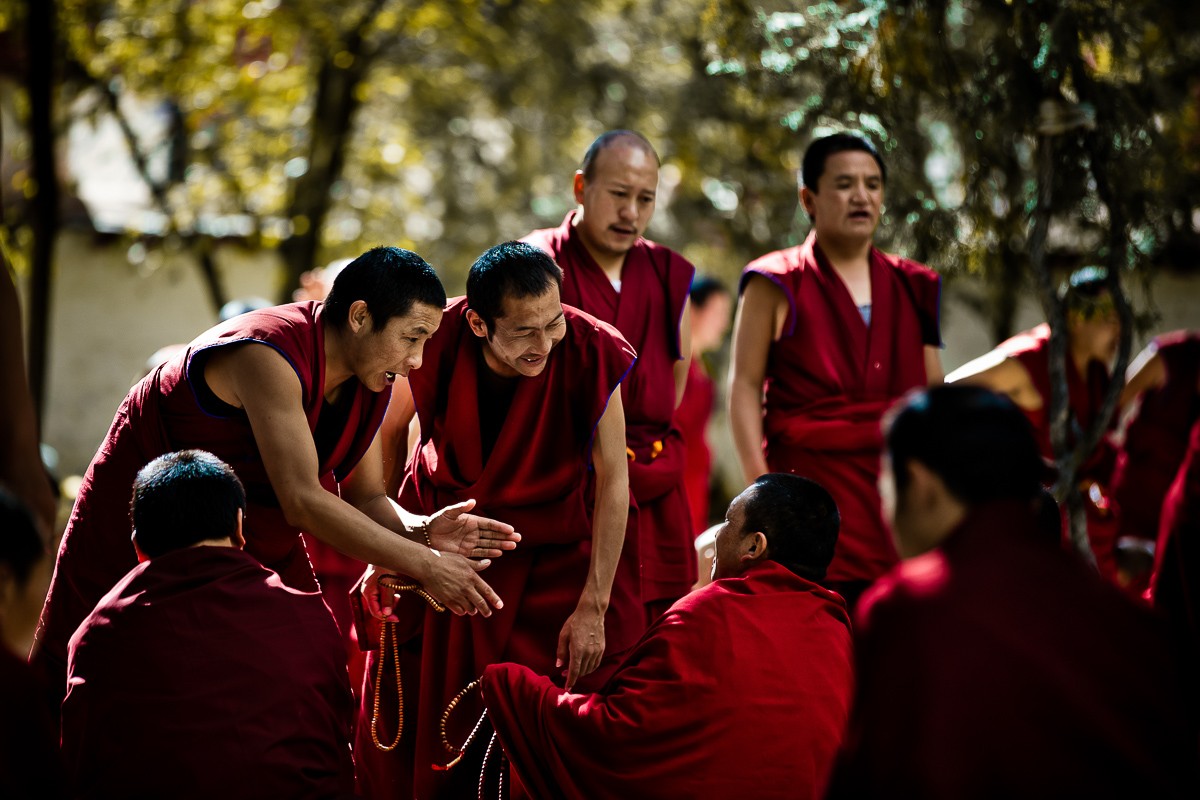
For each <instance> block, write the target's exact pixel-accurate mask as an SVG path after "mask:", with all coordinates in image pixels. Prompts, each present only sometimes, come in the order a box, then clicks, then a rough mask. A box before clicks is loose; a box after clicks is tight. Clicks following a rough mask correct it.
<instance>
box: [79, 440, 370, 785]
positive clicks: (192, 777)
mask: <svg viewBox="0 0 1200 800" xmlns="http://www.w3.org/2000/svg"><path fill="white" fill-rule="evenodd" d="M245 506H246V498H245V494H244V492H243V489H242V485H241V482H240V481H239V480H238V479H237V476H236V475H235V474H234V473H233V470H232V469H230V468H229V466H228V465H226V464H224V463H222V462H221V461H220V460H219V459H217V458H215V457H214V456H213V455H211V454H210V453H205V452H203V451H198V450H188V451H183V452H180V453H171V454H168V455H165V456H161V457H159V458H157V459H155V460H154V461H153V462H151V463H150V464H148V465H147V466H146V467H145V468H144V469H143V470H142V471H141V472H139V473H138V476H137V479H136V481H135V483H134V487H133V512H132V513H133V520H134V536H133V544H134V546H135V547H136V548H137V551H138V553H139V555H141V556H142V557H144V558H146V559H148V560H146V561H144V562H143V563H142V564H140V565H138V566H137V567H134V568H133V569H132V570H130V572H129V574H128V575H126V576H125V577H124V578H123V579H121V580H120V581H119V582H118V583H117V585H116V586H114V587H113V588H112V590H111V591H110V592H109V593H108V594H106V595H105V596H104V598H103V599H102V600H101V601H100V602H99V603H98V604H97V606H96V608H95V610H94V611H92V613H91V614H90V615H89V616H88V617H87V619H85V620H84V621H83V624H82V625H80V626H79V630H77V631H76V632H75V635H74V636H72V637H71V644H70V654H69V661H68V667H67V676H68V689H67V696H66V699H65V700H64V701H63V708H62V749H63V758H64V761H65V762H66V765H67V772H68V776H69V778H70V782H71V785H72V792H73V794H72V796H73V797H81V798H88V797H96V798H103V797H174V798H206V799H207V798H218V797H219V798H238V797H245V798H250V797H289V798H303V797H311V798H331V797H347V796H349V795H350V794H351V793H352V792H353V788H354V768H353V763H352V761H351V758H350V731H351V725H352V724H353V707H352V701H351V696H350V684H349V681H348V679H347V675H346V664H345V660H344V658H343V649H342V645H341V636H340V634H339V633H338V630H337V626H336V625H334V623H333V618H332V617H330V616H329V611H328V609H327V608H326V607H325V604H324V602H323V601H322V599H321V595H320V594H319V593H315V592H312V593H310V592H301V591H297V590H295V589H291V588H289V587H287V586H285V585H284V583H283V581H282V580H281V579H280V578H279V576H278V575H276V574H275V573H273V572H271V571H270V570H268V569H266V568H264V567H263V566H262V565H261V564H260V563H259V562H258V560H257V559H256V558H254V557H253V556H251V555H249V554H248V553H245V552H243V551H242V550H241V549H240V548H241V546H242V545H243V544H244V541H245V540H244V539H243V534H242V530H243V524H242V521H243V518H244V517H243V515H244V509H245Z"/></svg>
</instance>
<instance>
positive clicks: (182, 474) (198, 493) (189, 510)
mask: <svg viewBox="0 0 1200 800" xmlns="http://www.w3.org/2000/svg"><path fill="white" fill-rule="evenodd" d="M130 512H131V515H132V517H133V545H134V548H135V549H136V550H137V552H138V556H139V558H141V559H142V560H147V559H151V558H157V557H159V556H161V555H164V554H165V553H170V552H172V551H174V550H182V549H183V548H185V547H195V546H197V545H218V546H221V545H223V546H226V547H239V548H240V547H241V546H242V545H244V544H245V539H244V538H243V537H242V519H243V516H244V515H245V512H246V491H245V489H244V488H243V487H242V482H241V480H239V479H238V476H237V475H235V474H234V472H233V469H232V468H230V466H229V465H228V464H226V463H225V462H224V461H222V460H221V459H219V458H217V457H216V456H214V455H213V454H212V453H208V452H205V451H204V450H181V451H179V452H177V453H167V454H166V455H163V456H159V457H158V458H156V459H154V460H153V461H151V462H150V463H149V464H147V465H146V466H144V467H142V469H141V470H140V471H139V472H138V474H137V478H136V479H134V482H133V500H132V502H131V503H130Z"/></svg>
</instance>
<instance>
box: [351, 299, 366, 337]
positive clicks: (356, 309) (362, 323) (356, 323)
mask: <svg viewBox="0 0 1200 800" xmlns="http://www.w3.org/2000/svg"><path fill="white" fill-rule="evenodd" d="M346 324H347V325H349V326H350V332H351V333H358V332H359V331H361V330H364V329H365V331H366V332H367V333H370V332H371V312H370V311H369V310H368V309H367V301H366V300H355V301H354V302H353V303H351V304H350V311H349V312H348V313H347V314H346Z"/></svg>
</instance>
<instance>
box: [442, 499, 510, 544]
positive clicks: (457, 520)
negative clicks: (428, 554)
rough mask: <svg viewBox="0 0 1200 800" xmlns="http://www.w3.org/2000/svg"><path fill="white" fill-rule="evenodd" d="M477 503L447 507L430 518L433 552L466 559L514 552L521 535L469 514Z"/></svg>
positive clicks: (504, 526) (501, 524) (486, 519)
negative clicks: (507, 551)
mask: <svg viewBox="0 0 1200 800" xmlns="http://www.w3.org/2000/svg"><path fill="white" fill-rule="evenodd" d="M474 507H475V501H474V500H467V501H466V502H463V503H457V504H455V505H452V506H446V507H445V508H443V509H442V510H441V511H438V512H437V513H436V514H434V515H433V516H431V517H430V518H429V540H430V542H431V543H432V544H433V549H434V550H440V551H441V552H443V553H456V554H458V555H460V556H463V557H464V558H499V557H500V556H502V555H504V552H505V551H506V550H514V549H516V547H517V542H519V541H521V534H519V533H517V532H516V531H515V530H513V526H511V525H505V524H504V523H503V522H497V521H496V520H494V519H488V518H487V517H479V516H476V515H474V514H470V513H468V512H469V511H470V510H471V509H472V508H474Z"/></svg>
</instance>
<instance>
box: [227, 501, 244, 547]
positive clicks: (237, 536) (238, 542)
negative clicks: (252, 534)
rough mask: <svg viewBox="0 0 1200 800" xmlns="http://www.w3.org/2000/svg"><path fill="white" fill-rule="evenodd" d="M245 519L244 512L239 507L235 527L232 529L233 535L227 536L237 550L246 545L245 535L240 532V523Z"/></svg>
mask: <svg viewBox="0 0 1200 800" xmlns="http://www.w3.org/2000/svg"><path fill="white" fill-rule="evenodd" d="M245 521H246V512H245V511H243V510H242V509H240V508H239V509H238V518H237V528H236V529H234V531H233V536H230V537H229V539H230V541H232V542H233V546H234V547H236V548H237V549H238V550H241V549H242V548H243V547H245V546H246V535H245V534H244V533H243V532H242V524H243V523H244V522H245Z"/></svg>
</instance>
